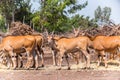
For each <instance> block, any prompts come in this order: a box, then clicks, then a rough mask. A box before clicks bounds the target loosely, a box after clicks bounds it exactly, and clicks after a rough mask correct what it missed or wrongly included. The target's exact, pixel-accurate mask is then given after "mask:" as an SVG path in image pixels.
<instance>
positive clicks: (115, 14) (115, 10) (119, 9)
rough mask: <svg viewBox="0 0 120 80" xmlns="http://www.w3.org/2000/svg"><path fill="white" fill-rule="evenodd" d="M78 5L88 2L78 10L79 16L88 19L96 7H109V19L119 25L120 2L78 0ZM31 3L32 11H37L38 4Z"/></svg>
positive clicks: (110, 0) (115, 0)
mask: <svg viewBox="0 0 120 80" xmlns="http://www.w3.org/2000/svg"><path fill="white" fill-rule="evenodd" d="M78 1H79V3H83V2H85V1H88V5H87V6H86V7H85V8H83V9H82V10H80V11H79V12H78V13H79V14H80V15H85V16H90V18H94V11H95V10H96V9H97V7H98V6H100V7H101V8H104V7H110V8H111V10H112V12H111V16H110V19H111V20H112V21H113V22H114V23H116V24H119V23H120V0H78ZM32 3H33V7H32V9H35V10H37V9H38V8H39V3H35V2H32Z"/></svg>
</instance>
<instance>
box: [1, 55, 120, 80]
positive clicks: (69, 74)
mask: <svg viewBox="0 0 120 80" xmlns="http://www.w3.org/2000/svg"><path fill="white" fill-rule="evenodd" d="M70 63H71V70H67V65H66V61H65V60H64V61H63V66H62V70H57V67H55V66H52V55H51V54H50V53H49V54H46V53H45V67H44V68H39V70H34V69H32V68H31V69H30V70H24V69H19V70H7V69H6V68H4V69H3V68H1V69H0V80H120V67H119V66H118V65H116V63H114V64H109V66H108V68H105V67H104V66H102V65H101V66H100V67H99V68H97V67H96V65H97V63H95V62H92V63H91V69H90V70H85V69H83V67H84V66H85V64H84V63H80V64H79V65H78V66H76V65H75V62H74V60H72V59H71V60H70Z"/></svg>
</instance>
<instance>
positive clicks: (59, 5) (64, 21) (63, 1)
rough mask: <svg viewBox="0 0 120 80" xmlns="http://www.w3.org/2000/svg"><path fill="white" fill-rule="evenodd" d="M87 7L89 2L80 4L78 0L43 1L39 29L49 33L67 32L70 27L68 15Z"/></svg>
mask: <svg viewBox="0 0 120 80" xmlns="http://www.w3.org/2000/svg"><path fill="white" fill-rule="evenodd" d="M86 5H87V2H85V3H83V4H78V2H77V0H41V9H40V14H39V15H40V16H39V15H38V16H39V17H40V21H39V22H40V24H39V27H40V28H42V27H43V28H47V29H48V30H49V31H53V30H54V31H60V32H63V31H66V30H67V29H68V28H69V27H70V26H68V25H69V23H68V22H69V21H68V20H69V17H68V16H67V15H66V14H67V13H71V14H74V13H75V12H76V11H77V10H81V9H82V8H84V7H85V6H86ZM66 8H68V9H66Z"/></svg>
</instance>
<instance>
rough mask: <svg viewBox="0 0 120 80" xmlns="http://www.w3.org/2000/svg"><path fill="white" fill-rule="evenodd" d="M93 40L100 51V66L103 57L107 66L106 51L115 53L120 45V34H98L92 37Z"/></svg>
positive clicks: (94, 46) (94, 45) (95, 47)
mask: <svg viewBox="0 0 120 80" xmlns="http://www.w3.org/2000/svg"><path fill="white" fill-rule="evenodd" d="M91 40H92V41H93V48H94V49H95V50H96V51H97V52H98V57H99V60H98V66H99V65H100V61H101V58H103V60H104V63H105V67H107V66H108V65H107V58H106V53H105V52H109V53H110V54H114V52H116V50H117V48H119V47H120V36H96V37H94V38H92V39H91Z"/></svg>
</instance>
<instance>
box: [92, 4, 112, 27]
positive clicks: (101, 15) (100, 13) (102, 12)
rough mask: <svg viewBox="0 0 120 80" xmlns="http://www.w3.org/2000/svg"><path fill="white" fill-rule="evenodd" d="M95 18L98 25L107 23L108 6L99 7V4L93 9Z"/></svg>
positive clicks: (109, 10)
mask: <svg viewBox="0 0 120 80" xmlns="http://www.w3.org/2000/svg"><path fill="white" fill-rule="evenodd" d="M94 15H95V20H96V21H97V22H98V24H100V25H104V24H109V21H110V15H111V8H110V7H104V8H103V9H101V7H100V6H98V8H97V9H96V10H95V13H94Z"/></svg>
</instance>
